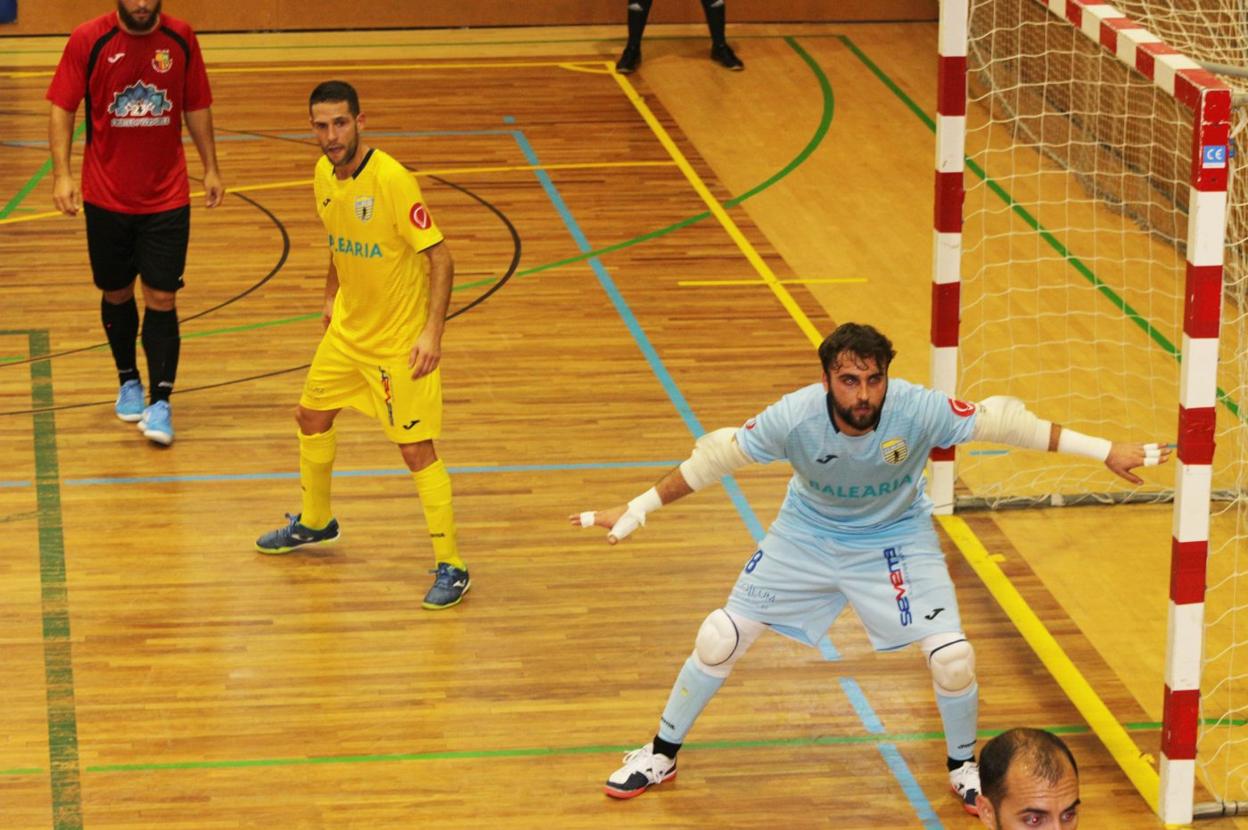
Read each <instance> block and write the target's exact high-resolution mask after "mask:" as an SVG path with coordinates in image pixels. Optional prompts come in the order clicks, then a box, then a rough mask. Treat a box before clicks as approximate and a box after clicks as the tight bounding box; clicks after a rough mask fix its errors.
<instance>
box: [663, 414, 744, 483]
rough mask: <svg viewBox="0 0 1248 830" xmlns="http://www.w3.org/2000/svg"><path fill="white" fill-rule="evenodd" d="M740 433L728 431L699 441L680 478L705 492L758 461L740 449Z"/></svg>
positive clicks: (729, 429)
mask: <svg viewBox="0 0 1248 830" xmlns="http://www.w3.org/2000/svg"><path fill="white" fill-rule="evenodd" d="M736 435H737V431H736V430H735V429H732V428H729V427H725V428H723V429H717V430H715V431H714V432H708V433H706V434H705V435H703V436H702V437H701V438H699V439H698V441H697V443H696V444H695V445H694V447H693V454H692V455H690V456H689V457H688V458H687V459H685V460H684V461H682V462H681V464H680V474H681V475H682V476H684V478H685V483H686V484H688V485H689V487H690V489H693V490H701V489H702V488H703V487H708V486H710V485H712V484H715V483H716V482H718V481H719V480H720V479H721V478H723V477H724V476H726V475H731V474H732V471H733V470H738V469H740V468H742V467H744V466H746V465H747V464H753V463H754V461H753V459H752V458H750V457H749V456H748V455H746V454H745V453H744V452H742V451H741V448H740V447H738V446H737V439H736Z"/></svg>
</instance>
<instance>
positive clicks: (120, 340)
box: [100, 297, 139, 383]
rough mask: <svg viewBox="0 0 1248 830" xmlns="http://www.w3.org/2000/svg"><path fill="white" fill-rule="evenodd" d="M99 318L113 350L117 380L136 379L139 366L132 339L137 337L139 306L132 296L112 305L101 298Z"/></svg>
mask: <svg viewBox="0 0 1248 830" xmlns="http://www.w3.org/2000/svg"><path fill="white" fill-rule="evenodd" d="M100 320H101V322H103V323H104V334H105V335H106V336H107V337H108V347H109V348H110V349H112V351H113V363H114V364H116V366H117V379H118V382H119V383H125V382H126V381H128V380H138V379H139V368H138V366H136V365H135V352H136V349H135V345H134V341H135V340H137V339H138V337H139V307H138V305H137V304H136V303H135V302H134V297H131V298H130V299H129V300H126V301H125V302H124V303H122V304H121V305H113V304H112V303H110V302H109V301H108V300H105V299H103V298H101V299H100Z"/></svg>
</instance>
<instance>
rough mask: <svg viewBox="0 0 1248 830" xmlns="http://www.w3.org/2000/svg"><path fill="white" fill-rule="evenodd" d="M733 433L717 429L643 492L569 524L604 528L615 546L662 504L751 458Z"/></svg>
mask: <svg viewBox="0 0 1248 830" xmlns="http://www.w3.org/2000/svg"><path fill="white" fill-rule="evenodd" d="M735 433H736V431H735V430H733V429H717V430H715V431H714V432H708V433H707V434H706V435H703V436H702V437H701V438H699V439H698V442H697V444H696V445H695V446H694V448H693V454H692V455H690V456H689V458H687V459H685V460H684V461H682V462H681V463H680V465H679V466H677V467H675V468H673V469H672V470H669V471H668V472H667V474H666V475H664V476H663V477H662V478H660V479H659V480H658V482H657V483H656V484H655V485H654V486H653V487H651V488H650V489H649V490H647V491H646V492H644V493H642V494H641V495H640V496H638V497H637V498H635V499H633V500H632V501H630V502H628V503H627V504H621V505H616V506H615V507H611V508H609V509H607V510H597V511H594V510H590V511H586V512H584V513H573V514H572V515H570V516H568V522H569V523H570V524H571V525H572V526H573V527H604V528H607V529H608V532H607V543H608V544H611V545H614V544H616V543H617V542H620V541H621V540H623V539H624V538H625V537H627V536H628V535H629V534H631V533H632V532H633V531H634V530H636V529H637V528H639V527H642V526H644V525H645V523H646V516H647V515H648V514H650V513H653V512H654V511H655V510H658V509H659V508H660V507H662V506H663V505H665V504H671V503H672V502H674V501H676V500H677V499H683V498H684V497H685V496H687V495H689V494H690V493H693V492H696V491H698V490H701V489H703V488H704V487H709V486H710V485H712V484H715V483H716V482H718V481H720V480H721V479H723V478H724V476H727V475H730V474H731V473H732V472H733V471H734V470H737V469H740V468H741V467H744V466H746V465H747V464H752V463H753V459H751V458H750V457H749V456H747V455H746V454H745V453H744V452H742V450H741V448H740V447H738V446H737V438H736V434H735Z"/></svg>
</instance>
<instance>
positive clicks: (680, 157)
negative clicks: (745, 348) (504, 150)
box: [611, 72, 823, 346]
mask: <svg viewBox="0 0 1248 830" xmlns="http://www.w3.org/2000/svg"><path fill="white" fill-rule="evenodd" d="M611 75H612V77H614V78H615V81H616V83H617V84H619V85H620V88H621V89H623V90H624V94H625V95H627V96H628V100H630V101H632V103H633V106H634V107H635V108H636V109H637V112H639V113H640V114H641V117H642V118H643V119H645V122H646V124H648V125H649V126H650V130H651V132H653V133H654V135H655V137H656V138H658V139H659V143H660V144H662V145H663V149H665V150H667V152H668V155H670V156H671V157H672V158H673V159H674V160H675V161H676V166H677V167H679V168H680V171H681V172H682V173H684V174H685V178H686V179H688V180H689V184H691V185H693V189H694V190H695V191H697V194H698V195H699V196H701V197H702V201H703V202H704V203H706V206H707V207H708V208H710V211H711V214H712V215H714V217H715V218H716V219H717V220H719V224H720V225H722V226H723V228H724V230H725V231H727V232H728V236H730V237H731V238H732V241H733V242H735V243H736V244H737V248H739V249H740V250H741V253H743V254H745V258H746V259H747V260H748V261H749V263H750V264H751V265H753V266H754V270H755V271H756V272H757V273H758V275H759V276H760V277H762V278H763V282H765V283H767V286H768V287H769V288H770V289H771V291H772V293H773V294H775V295H776V298H777V299H778V300H780V304H781V305H782V306H784V308H785V309H786V310H787V311H788V312H789V316H790V317H792V318H793V319H794V320H796V321H797V326H798V328H800V329H801V330H802V332H803V333H805V335H806V336H807V337H808V338H809V339H810V342H811V344H812V345H815V346H818V345H819V344H820V343H822V342H823V334H821V333H820V331H819V329H817V328H815V325H814V323H812V322H810V318H808V317H807V316H806V313H805V312H804V311H802V309H801V307H800V306H798V304H797V301H796V300H794V299H793V295H792V294H790V293H789V291H788V289H787V288H785V287H784V286H783V285H781V284H780V280H778V279H776V275H775V273H773V272H772V270H771V268H770V267H768V265H767V263H766V262H764V261H763V258H762V257H761V256H759V255H758V251H756V250H754V246H753V245H751V244H750V241H749V240H748V239H746V238H745V234H743V233H741V229H740V228H738V227H737V224H736V223H735V222H733V221H732V217H731V216H729V215H728V212H727V211H725V210H724V208H723V206H722V205H721V204H720V203H719V200H718V199H716V198H715V196H714V195H713V194H712V193H711V191H710V190H709V189H708V188H707V186H706V185H705V184H704V183H703V181H702V179H701V177H700V176H698V174H697V171H695V170H694V169H693V167H692V166H691V165H690V164H689V160H688V159H686V158H685V156H684V154H683V153H681V152H680V148H679V147H677V146H676V142H674V141H672V137H671V136H670V135H668V134H667V130H665V129H663V125H662V124H660V123H659V119H657V118H655V117H654V113H653V112H651V111H650V107H648V106H647V105H646V102H645V100H643V99H642V97H641V96H640V95H638V94H637V90H636V89H634V88H633V85H632V84H631V83H629V81H628V78H626V77H624V76H623V75H621V74H619V73H618V72H612V73H611Z"/></svg>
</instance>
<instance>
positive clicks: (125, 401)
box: [113, 380, 143, 424]
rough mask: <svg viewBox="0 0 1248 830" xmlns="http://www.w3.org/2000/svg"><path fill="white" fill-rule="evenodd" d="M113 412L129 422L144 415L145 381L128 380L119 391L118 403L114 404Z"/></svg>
mask: <svg viewBox="0 0 1248 830" xmlns="http://www.w3.org/2000/svg"><path fill="white" fill-rule="evenodd" d="M113 412H116V413H117V417H118V418H120V419H121V420H123V421H126V422H127V423H131V424H133V423H134V422H135V421H138V420H140V419H141V418H142V417H143V382H142V381H138V380H128V381H126V382H125V383H123V384H122V385H121V389H119V390H118V391H117V403H115V404H113Z"/></svg>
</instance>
